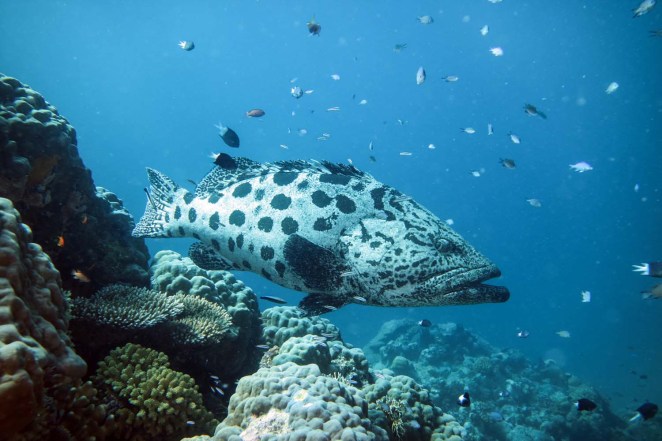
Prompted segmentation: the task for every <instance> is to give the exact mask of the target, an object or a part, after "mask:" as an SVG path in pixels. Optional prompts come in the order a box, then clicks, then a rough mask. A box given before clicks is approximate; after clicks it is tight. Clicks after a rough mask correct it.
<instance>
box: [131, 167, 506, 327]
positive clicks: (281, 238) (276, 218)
mask: <svg viewBox="0 0 662 441" xmlns="http://www.w3.org/2000/svg"><path fill="white" fill-rule="evenodd" d="M215 164H216V166H215V167H214V168H213V169H212V170H211V171H210V172H209V174H207V176H205V177H204V178H203V179H202V181H201V182H200V183H199V184H198V185H197V187H196V189H195V192H190V191H188V190H186V189H184V188H181V187H179V186H178V185H177V184H175V183H174V182H173V181H172V180H171V179H170V178H168V177H167V176H165V175H164V174H162V173H160V172H158V171H156V170H154V169H151V168H148V169H147V174H148V176H149V182H150V191H149V193H148V201H147V207H146V209H145V214H144V215H143V217H142V219H141V220H140V222H139V223H138V224H137V225H136V227H135V229H134V230H133V235H134V236H137V237H193V238H195V239H197V240H198V241H197V242H195V243H194V244H193V245H191V248H190V249H189V256H190V257H191V259H192V260H193V262H195V264H196V265H198V266H200V267H201V268H204V269H211V270H216V269H224V270H240V271H253V272H255V273H257V274H260V275H261V276H263V277H265V278H267V279H269V280H271V281H273V282H275V283H277V284H279V285H282V286H284V287H287V288H291V289H294V290H296V291H302V292H306V293H308V295H307V296H306V297H305V298H304V299H303V300H302V301H301V303H300V304H299V307H300V308H302V309H303V310H304V311H306V312H307V313H309V314H321V313H324V312H328V311H329V310H333V309H335V308H338V307H340V306H342V305H344V304H346V303H349V302H353V301H354V302H355V301H356V300H355V299H360V300H361V302H365V303H366V304H369V305H381V306H437V305H465V304H475V303H485V302H504V301H506V300H508V297H509V295H510V294H509V292H508V289H506V288H505V287H500V286H492V285H486V284H483V283H482V282H483V281H485V280H487V279H491V278H493V277H498V276H499V275H500V274H501V273H500V271H499V269H498V268H497V267H496V266H495V265H494V264H493V263H491V262H490V261H489V260H487V259H486V258H485V257H484V256H482V255H481V254H480V253H479V252H478V251H476V250H475V249H474V248H473V247H472V246H471V245H469V243H467V242H466V241H465V240H464V239H463V238H462V237H460V235H459V234H457V233H456V232H455V231H453V230H452V229H451V228H450V227H449V226H448V225H447V224H446V223H445V222H443V221H441V220H440V219H439V218H438V217H436V216H435V215H434V214H432V213H431V212H430V211H428V210H426V209H425V208H423V207H422V206H421V205H419V204H418V203H416V202H415V201H413V200H412V199H411V198H409V197H407V196H405V195H403V194H402V193H400V192H399V191H397V190H395V189H394V188H392V187H389V186H388V185H385V184H383V183H381V182H379V181H377V180H376V179H374V178H373V177H372V176H370V175H369V174H367V173H364V172H361V171H359V170H358V169H356V168H355V167H353V166H350V165H341V164H334V163H331V162H325V161H322V162H308V161H281V162H275V163H271V164H269V163H267V164H263V163H258V162H255V161H252V160H250V159H247V158H238V157H231V156H229V155H227V154H220V155H218V157H217V158H216V160H215Z"/></svg>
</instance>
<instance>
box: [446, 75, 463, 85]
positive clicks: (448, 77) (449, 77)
mask: <svg viewBox="0 0 662 441" xmlns="http://www.w3.org/2000/svg"><path fill="white" fill-rule="evenodd" d="M441 79H442V80H444V81H445V82H447V83H454V82H456V81H458V80H459V79H460V77H458V76H457V75H446V76H445V77H441Z"/></svg>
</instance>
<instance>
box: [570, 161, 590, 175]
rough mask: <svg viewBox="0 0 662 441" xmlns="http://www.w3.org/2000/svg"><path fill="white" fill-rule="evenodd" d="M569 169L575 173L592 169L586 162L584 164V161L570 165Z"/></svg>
mask: <svg viewBox="0 0 662 441" xmlns="http://www.w3.org/2000/svg"><path fill="white" fill-rule="evenodd" d="M570 168H571V169H573V170H574V171H576V172H577V173H584V172H587V171H591V170H593V167H591V164H589V163H588V162H584V161H581V162H578V163H576V164H570Z"/></svg>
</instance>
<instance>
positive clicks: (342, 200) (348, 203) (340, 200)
mask: <svg viewBox="0 0 662 441" xmlns="http://www.w3.org/2000/svg"><path fill="white" fill-rule="evenodd" d="M336 207H338V210H340V211H341V212H343V213H345V214H350V213H354V212H355V211H356V204H355V203H354V201H353V200H351V199H350V198H348V197H347V196H345V195H342V194H339V195H338V196H336Z"/></svg>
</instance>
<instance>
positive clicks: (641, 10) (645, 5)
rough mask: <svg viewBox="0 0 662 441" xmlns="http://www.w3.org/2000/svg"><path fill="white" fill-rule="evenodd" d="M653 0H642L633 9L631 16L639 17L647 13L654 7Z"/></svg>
mask: <svg viewBox="0 0 662 441" xmlns="http://www.w3.org/2000/svg"><path fill="white" fill-rule="evenodd" d="M655 3H656V2H655V0H644V1H642V2H641V3H640V4H639V6H637V8H636V9H633V10H632V12H633V15H632V18H637V17H641V16H642V15H646V14H648V13H649V12H650V11H651V9H653V8H654V7H655Z"/></svg>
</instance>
